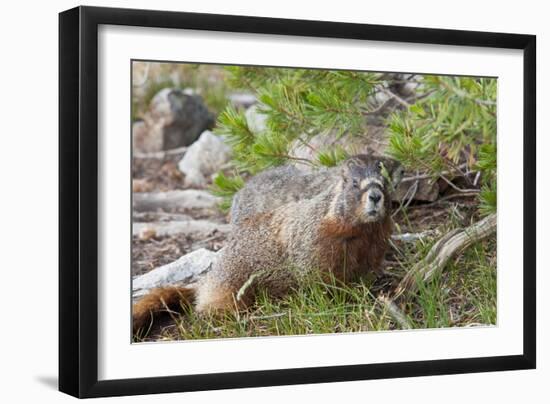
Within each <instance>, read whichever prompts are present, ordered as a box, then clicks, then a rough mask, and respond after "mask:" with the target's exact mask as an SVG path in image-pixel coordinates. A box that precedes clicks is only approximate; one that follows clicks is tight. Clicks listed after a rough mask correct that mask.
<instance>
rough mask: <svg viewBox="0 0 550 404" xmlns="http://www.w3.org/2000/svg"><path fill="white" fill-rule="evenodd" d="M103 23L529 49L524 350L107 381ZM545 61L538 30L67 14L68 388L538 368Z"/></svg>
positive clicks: (110, 392) (63, 353)
mask: <svg viewBox="0 0 550 404" xmlns="http://www.w3.org/2000/svg"><path fill="white" fill-rule="evenodd" d="M100 24H112V25H125V26H140V27H158V28H181V29H194V30H209V31H227V32H243V33H258V34H278V35H291V36H309V37H318V38H345V39H361V40H371V41H390V42H405V43H423V44H439V45H449V46H454V45H463V46H476V47H489V48H509V49H520V50H523V60H524V77H523V85H524V89H523V108H524V110H523V114H524V115H523V116H524V118H523V119H524V122H523V142H524V156H523V168H524V189H523V200H524V211H523V215H524V228H523V251H524V262H523V354H521V355H513V356H496V357H482V358H467V359H446V360H429V361H415V362H400V363H380V364H364V365H350V366H333V367H315V368H297V369H281V370H263V371H251V372H235V373H218V374H202V375H201V374H197V375H181V376H170V377H150V378H149V377H148V378H139V379H123V380H107V381H98V376H97V371H98V337H97V335H98V323H97V318H98V270H97V266H98V138H97V131H98V122H97V120H98V105H97V103H98V66H97V60H98V55H97V52H98V26H99V25H100ZM535 60H536V37H535V36H533V35H519V34H505V33H490V32H473V31H458V30H443V29H424V28H410V27H397V26H382V25H366V24H350V23H339V22H324V21H303V20H289V19H276V18H260V17H245V16H228V15H214V14H196V13H182V12H167V11H151V10H132V9H111V8H96V7H77V8H74V9H71V10H68V11H64V12H62V13H60V15H59V218H60V219H59V235H60V236H59V390H61V391H62V392H65V393H68V394H70V395H73V396H76V397H81V398H83V397H103V396H120V395H134V394H150V393H167V392H182V391H196V390H210V389H226V388H242V387H259V386H274V385H291V384H300V383H324V382H337V381H351V380H362V379H381V378H396V377H411V376H426V375H441V374H458V373H468V372H488V371H500V370H513V369H533V368H535V366H536V339H535V338H536V324H535V317H536V311H535V309H536V307H535V306H536V304H535V302H536V295H535V293H536V290H535V282H536V279H535V268H536V266H535V261H536V258H535V257H536V240H535V237H536V234H535V233H536V227H535V226H536V217H535V211H536V206H535V204H536V202H535V199H536V198H535V197H536V189H535V183H536V171H535V165H536V162H535V147H536V140H535V119H536V112H535V110H536V109H535V103H536V88H535V84H536V83H535V77H536V76H535V66H536V63H535Z"/></svg>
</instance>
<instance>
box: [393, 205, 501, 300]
mask: <svg viewBox="0 0 550 404" xmlns="http://www.w3.org/2000/svg"><path fill="white" fill-rule="evenodd" d="M496 227H497V216H496V213H494V214H492V215H489V216H487V217H486V218H485V219H483V220H481V221H479V222H477V223H475V224H473V225H471V226H470V227H468V228H466V229H464V230H459V229H456V230H453V231H451V232H449V233H447V234H446V235H444V236H443V237H441V238H440V239H439V240H438V241H437V243H435V245H434V246H433V247H432V249H431V250H430V252H429V253H428V254H427V255H426V257H425V258H424V259H423V260H421V261H420V262H418V263H417V264H416V265H415V266H414V267H413V268H412V269H411V270H410V271H409V272H408V273H407V275H405V277H404V278H403V279H402V280H401V282H400V283H399V285H398V286H397V288H396V290H395V293H394V297H393V299H395V298H397V297H399V296H401V295H402V294H403V293H404V292H405V291H408V292H414V291H415V290H416V287H417V285H416V280H417V279H420V280H422V281H424V282H427V281H429V280H430V279H431V278H432V277H433V276H434V275H435V274H436V273H439V272H441V271H442V270H443V268H444V267H445V265H446V264H447V262H449V260H450V259H451V258H452V257H453V256H455V255H456V254H458V253H459V252H461V251H464V250H465V249H467V248H468V247H470V246H471V245H473V244H474V243H476V242H478V241H480V240H482V239H484V238H486V237H487V236H489V235H491V234H493V233H494V232H495V231H496Z"/></svg>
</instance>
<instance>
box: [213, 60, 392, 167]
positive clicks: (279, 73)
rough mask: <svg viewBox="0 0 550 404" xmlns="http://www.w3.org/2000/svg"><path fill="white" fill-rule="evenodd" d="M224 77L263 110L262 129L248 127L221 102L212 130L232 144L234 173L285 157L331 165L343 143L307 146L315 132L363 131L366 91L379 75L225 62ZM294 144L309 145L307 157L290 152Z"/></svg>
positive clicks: (370, 90)
mask: <svg viewBox="0 0 550 404" xmlns="http://www.w3.org/2000/svg"><path fill="white" fill-rule="evenodd" d="M226 70H227V72H228V73H229V77H228V82H229V83H230V84H231V85H232V86H233V87H235V88H237V89H248V90H250V91H253V92H255V93H256V95H257V96H258V99H259V100H260V103H259V105H258V112H259V113H261V114H265V116H266V117H267V119H266V129H265V130H263V131H261V132H254V131H253V130H251V128H250V127H249V125H248V123H247V121H246V118H245V115H244V112H243V111H238V110H236V109H234V108H233V107H227V108H226V109H225V111H224V112H223V113H222V114H220V116H219V119H218V127H217V129H216V132H217V133H218V134H220V135H223V136H225V137H226V139H227V140H228V142H229V144H230V145H231V146H232V148H233V152H234V153H233V156H234V157H233V158H234V163H235V166H236V168H237V170H238V172H239V173H249V174H255V173H257V172H259V171H262V170H264V169H266V168H268V167H272V166H277V165H281V164H285V163H287V162H288V161H289V160H293V161H298V162H300V163H302V164H307V165H313V166H334V165H336V164H337V163H338V162H340V161H341V160H342V159H345V158H346V156H347V155H348V154H349V150H346V149H345V148H344V147H343V146H336V147H330V148H320V149H319V150H317V149H315V148H313V147H312V146H311V145H310V144H309V142H310V140H311V138H312V137H313V136H315V135H318V134H326V135H329V134H331V135H333V136H334V135H335V136H337V137H343V136H354V135H358V134H362V133H364V132H365V131H366V118H365V114H366V113H367V112H368V111H369V105H368V97H369V96H370V95H372V94H373V92H374V90H375V86H376V85H378V84H380V83H381V82H382V81H381V76H380V75H378V74H373V73H363V72H349V71H330V70H329V71H327V70H312V69H285V68H257V67H237V66H231V67H227V68H226ZM297 146H303V147H307V148H309V149H310V150H314V153H313V157H312V158H309V159H303V158H297V157H295V156H293V155H292V150H293V148H295V147H297Z"/></svg>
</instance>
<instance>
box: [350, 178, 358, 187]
mask: <svg viewBox="0 0 550 404" xmlns="http://www.w3.org/2000/svg"><path fill="white" fill-rule="evenodd" d="M351 186H352V187H353V188H359V181H358V180H356V179H354V180H352V182H351Z"/></svg>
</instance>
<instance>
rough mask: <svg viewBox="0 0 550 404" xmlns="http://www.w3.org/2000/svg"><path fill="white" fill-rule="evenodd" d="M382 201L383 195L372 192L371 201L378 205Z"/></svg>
mask: <svg viewBox="0 0 550 404" xmlns="http://www.w3.org/2000/svg"><path fill="white" fill-rule="evenodd" d="M380 199H382V195H380V194H379V193H378V192H371V193H370V194H369V200H370V201H371V202H374V203H378V202H379V201H380Z"/></svg>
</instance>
